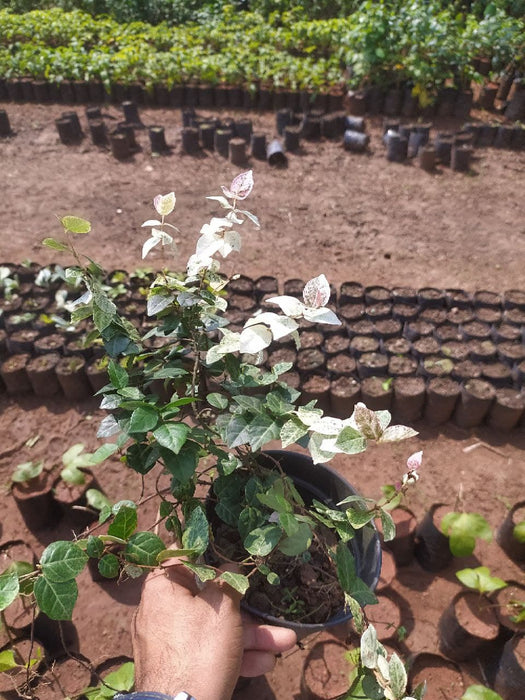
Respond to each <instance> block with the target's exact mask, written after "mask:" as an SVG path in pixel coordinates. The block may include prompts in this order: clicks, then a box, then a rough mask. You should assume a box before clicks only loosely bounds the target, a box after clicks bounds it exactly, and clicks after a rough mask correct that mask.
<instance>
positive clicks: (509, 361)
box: [497, 342, 525, 367]
mask: <svg viewBox="0 0 525 700" xmlns="http://www.w3.org/2000/svg"><path fill="white" fill-rule="evenodd" d="M497 355H498V358H499V359H500V360H501V362H503V363H504V364H506V365H508V366H509V367H513V366H514V365H515V364H516V363H518V364H519V363H520V362H522V361H523V360H525V345H524V344H523V343H516V342H504V343H499V344H498V347H497Z"/></svg>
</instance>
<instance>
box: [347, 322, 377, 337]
mask: <svg viewBox="0 0 525 700" xmlns="http://www.w3.org/2000/svg"><path fill="white" fill-rule="evenodd" d="M374 329H375V326H374V324H373V323H372V321H369V320H368V319H366V318H363V319H362V320H360V321H354V322H353V323H347V324H346V332H347V333H348V336H349V338H353V337H354V336H356V335H369V336H372V335H373V334H374Z"/></svg>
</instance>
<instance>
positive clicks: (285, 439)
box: [280, 416, 308, 447]
mask: <svg viewBox="0 0 525 700" xmlns="http://www.w3.org/2000/svg"><path fill="white" fill-rule="evenodd" d="M307 433H308V428H306V426H305V425H304V423H302V422H301V421H300V420H299V418H296V417H295V416H294V417H293V418H290V420H288V421H286V423H285V424H284V425H283V427H282V428H281V432H280V439H281V442H282V446H283V447H288V446H289V445H293V444H294V443H296V442H297V441H298V440H300V439H301V438H302V437H303V436H304V435H306V434H307Z"/></svg>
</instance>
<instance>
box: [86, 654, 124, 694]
mask: <svg viewBox="0 0 525 700" xmlns="http://www.w3.org/2000/svg"><path fill="white" fill-rule="evenodd" d="M134 673H135V668H134V664H133V662H132V661H128V662H127V663H125V664H122V666H120V668H118V669H117V670H116V671H112V672H111V673H107V674H106V675H105V676H103V681H104V682H103V683H100V684H99V685H97V686H90V687H89V688H84V690H83V691H82V693H81V696H82V697H86V698H87V700H107V699H108V698H112V697H114V696H115V695H116V694H117V692H128V691H130V690H131V689H132V687H133V683H134ZM104 684H106V685H104Z"/></svg>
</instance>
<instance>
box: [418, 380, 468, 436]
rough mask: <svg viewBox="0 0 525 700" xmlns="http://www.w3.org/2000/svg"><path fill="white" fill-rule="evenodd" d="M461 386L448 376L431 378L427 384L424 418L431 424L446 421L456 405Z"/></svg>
mask: <svg viewBox="0 0 525 700" xmlns="http://www.w3.org/2000/svg"><path fill="white" fill-rule="evenodd" d="M460 391H461V387H460V385H459V383H458V382H456V381H454V380H453V379H450V378H449V377H440V378H436V379H431V380H430V382H429V383H428V386H427V401H426V405H425V414H424V415H425V420H426V421H427V422H428V423H430V424H431V425H441V424H443V423H446V422H447V421H448V420H449V419H450V417H451V416H452V413H453V411H454V409H455V407H456V403H457V400H458V398H459V394H460Z"/></svg>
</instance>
